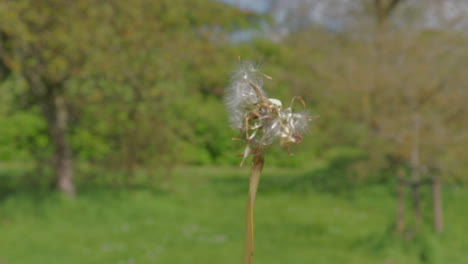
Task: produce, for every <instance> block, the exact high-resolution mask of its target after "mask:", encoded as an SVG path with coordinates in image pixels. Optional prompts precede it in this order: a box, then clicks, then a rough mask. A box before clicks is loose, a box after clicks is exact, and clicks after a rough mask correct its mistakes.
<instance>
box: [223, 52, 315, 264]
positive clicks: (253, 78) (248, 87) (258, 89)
mask: <svg viewBox="0 0 468 264" xmlns="http://www.w3.org/2000/svg"><path fill="white" fill-rule="evenodd" d="M264 77H266V78H268V79H271V78H270V77H269V76H267V75H265V74H263V73H262V72H260V71H259V68H258V67H257V66H256V65H255V64H253V63H252V62H248V61H244V62H241V63H240V65H239V68H238V70H237V71H236V72H235V73H234V74H233V76H232V80H231V83H230V85H229V86H228V88H227V93H226V97H225V103H226V107H227V110H228V112H229V121H230V124H231V127H232V128H234V129H236V130H239V131H240V133H241V135H242V137H241V138H240V139H238V140H244V141H245V143H246V146H245V149H244V153H243V154H242V161H241V163H240V165H241V166H242V165H243V164H244V163H245V161H246V160H247V158H248V157H250V156H253V162H252V170H251V176H250V183H249V196H248V201H247V213H246V232H245V255H244V263H245V264H247V263H252V257H253V244H254V232H253V229H254V227H253V226H254V221H253V209H254V202H255V196H256V193H257V189H258V184H259V181H260V175H261V172H262V169H263V164H264V152H265V150H266V149H267V147H268V146H270V145H272V144H274V143H275V142H278V143H279V145H280V146H281V147H285V148H287V149H288V152H289V148H290V145H291V144H298V143H300V142H301V141H302V135H303V134H304V133H305V132H307V130H308V128H309V124H310V121H312V119H313V117H312V116H311V115H310V114H309V113H308V112H307V111H301V112H294V111H293V106H294V103H295V102H296V101H297V100H299V101H300V103H302V105H303V106H305V103H304V101H303V100H302V98H301V97H294V98H293V99H292V100H291V104H290V106H289V107H286V108H285V107H284V106H283V103H282V102H281V101H280V100H278V99H274V98H269V97H268V96H267V94H266V93H265V91H264V90H263V78H264Z"/></svg>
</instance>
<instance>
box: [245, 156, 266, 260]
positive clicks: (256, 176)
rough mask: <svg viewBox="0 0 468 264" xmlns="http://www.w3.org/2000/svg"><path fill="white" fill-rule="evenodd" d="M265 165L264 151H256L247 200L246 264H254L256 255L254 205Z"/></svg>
mask: <svg viewBox="0 0 468 264" xmlns="http://www.w3.org/2000/svg"><path fill="white" fill-rule="evenodd" d="M264 163H265V160H264V157H263V151H261V150H260V151H258V150H257V151H255V155H254V158H253V163H252V170H251V174H250V182H249V198H248V200H247V212H246V218H245V245H244V264H252V258H253V254H254V205H255V197H256V195H257V189H258V184H259V182H260V175H261V174H262V169H263V164H264Z"/></svg>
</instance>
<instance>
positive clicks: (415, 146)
mask: <svg viewBox="0 0 468 264" xmlns="http://www.w3.org/2000/svg"><path fill="white" fill-rule="evenodd" d="M420 122H421V121H420V117H419V115H417V114H415V115H414V117H413V137H412V142H411V143H412V146H411V155H410V163H411V183H412V184H411V186H412V193H413V210H414V219H415V223H414V225H415V226H414V227H415V230H418V229H419V226H420V225H421V223H422V214H421V194H420V189H419V188H420V187H421V174H420V157H419V130H420Z"/></svg>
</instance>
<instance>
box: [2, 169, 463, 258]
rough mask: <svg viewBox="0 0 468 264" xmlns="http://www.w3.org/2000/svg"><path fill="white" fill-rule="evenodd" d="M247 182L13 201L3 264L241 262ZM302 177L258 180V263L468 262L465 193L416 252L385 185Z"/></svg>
mask: <svg viewBox="0 0 468 264" xmlns="http://www.w3.org/2000/svg"><path fill="white" fill-rule="evenodd" d="M244 175H246V174H245V173H244V171H239V170H238V169H237V168H235V169H219V168H218V169H217V168H207V169H200V168H185V169H179V170H177V171H176V173H175V175H174V176H173V178H172V179H171V180H169V181H167V180H166V181H165V182H163V180H161V186H162V187H161V188H133V189H129V190H123V189H115V188H114V189H112V188H110V187H109V188H104V187H100V188H99V189H82V190H81V194H80V195H79V196H78V197H77V199H75V200H68V199H66V198H63V197H60V196H57V195H48V196H41V197H40V198H37V197H35V196H34V195H29V194H27V193H23V194H14V195H11V196H9V197H8V198H6V199H4V200H2V201H1V202H0V238H1V239H0V263H1V262H3V263H7V264H9V263H15V264H16V263H18V264H22V263H25V264H26V263H28V264H29V263H51V264H53V263H171V264H172V263H181V264H182V263H228V264H229V263H240V262H241V261H242V257H241V256H242V249H243V236H244V215H243V212H244V207H245V193H246V191H247V187H248V178H247V177H246V176H244ZM307 175H308V174H307V172H304V171H289V170H275V169H273V168H272V169H267V170H266V171H265V174H264V175H263V176H262V177H263V178H262V184H261V185H260V188H259V193H261V195H259V197H258V200H257V203H258V207H257V209H256V221H257V228H256V230H255V231H256V239H257V243H256V245H257V246H256V249H255V250H256V255H255V263H258V264H261V263H264V264H271V263H278V264H279V263H324V264H325V263H405V264H406V263H409V264H411V263H420V261H419V259H420V258H421V254H426V255H428V254H429V255H430V256H429V257H430V258H432V259H434V260H436V261H435V262H434V263H463V260H465V259H466V258H467V257H468V253H466V252H468V250H467V248H466V243H465V242H466V240H465V237H466V236H465V235H464V232H466V231H465V230H466V228H465V227H466V224H465V223H466V222H468V215H467V214H466V213H465V210H464V209H463V208H464V205H465V204H466V202H467V201H468V194H467V192H466V190H463V189H461V190H458V189H455V190H451V191H450V192H448V194H447V195H446V196H447V197H446V201H447V212H446V216H447V219H446V220H447V223H446V224H447V230H446V231H447V232H446V233H445V234H444V235H443V236H442V237H441V238H434V237H432V236H431V235H427V236H426V237H425V240H424V243H421V242H419V244H418V245H414V244H415V242H410V241H400V240H399V239H397V237H396V236H394V235H393V234H392V232H391V228H392V226H391V225H392V221H393V217H394V200H393V198H392V194H391V188H389V187H388V186H368V187H360V188H359V189H357V190H354V191H352V192H342V193H331V192H327V191H318V190H316V189H315V188H314V187H313V186H312V185H311V184H310V183H309V182H308V181H309V180H310V177H309V176H307ZM428 250H429V251H431V252H429V253H427V252H426V253H424V252H425V251H428ZM431 254H432V255H431ZM440 260H444V261H442V262H437V261H440ZM445 260H447V261H445Z"/></svg>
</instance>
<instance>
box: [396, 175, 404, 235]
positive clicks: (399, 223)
mask: <svg viewBox="0 0 468 264" xmlns="http://www.w3.org/2000/svg"><path fill="white" fill-rule="evenodd" d="M397 177H398V179H397V181H398V182H397V212H396V213H397V215H396V218H397V219H396V231H397V233H398V234H403V232H404V231H405V171H404V170H403V169H401V168H400V169H399V170H398V172H397Z"/></svg>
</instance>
